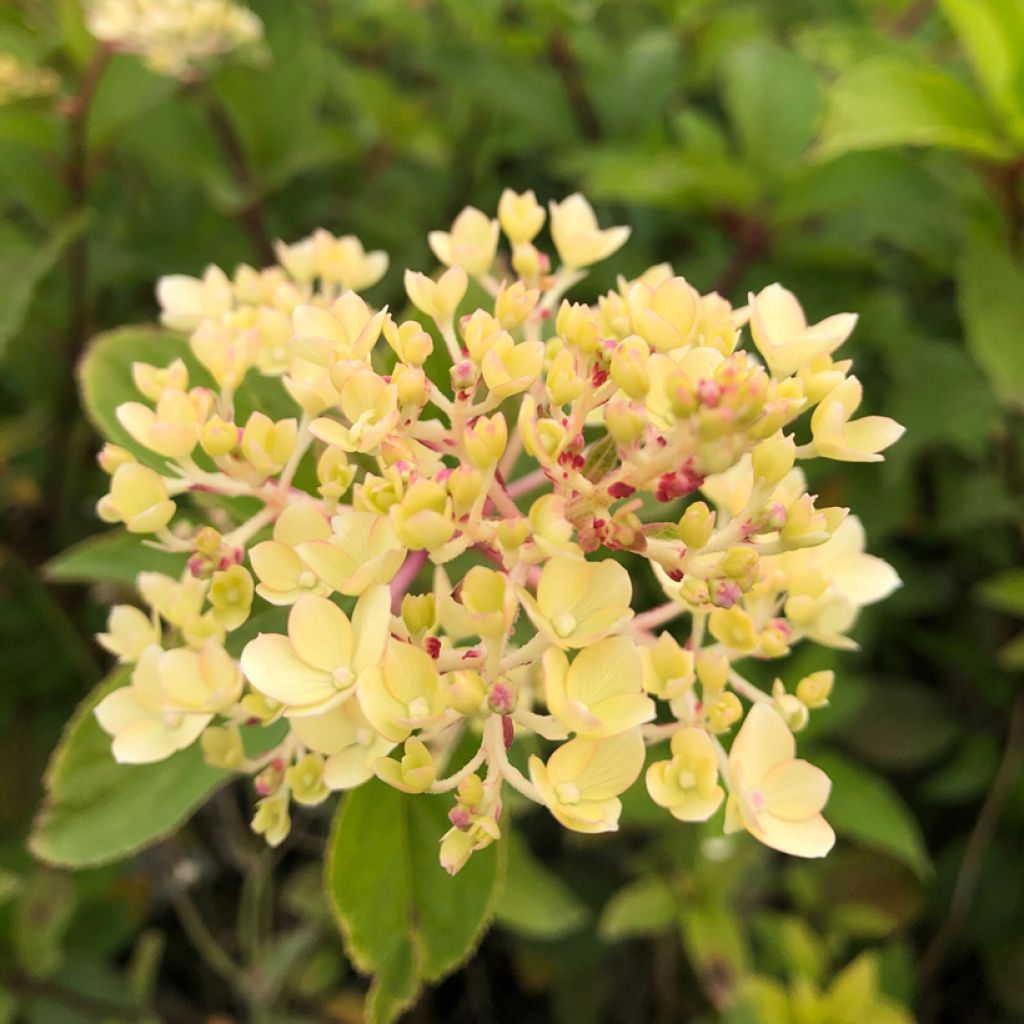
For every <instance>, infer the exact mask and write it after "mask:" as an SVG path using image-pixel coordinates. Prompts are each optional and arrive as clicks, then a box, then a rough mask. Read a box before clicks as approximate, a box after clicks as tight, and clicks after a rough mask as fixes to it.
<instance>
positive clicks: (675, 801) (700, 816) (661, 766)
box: [647, 728, 725, 821]
mask: <svg viewBox="0 0 1024 1024" xmlns="http://www.w3.org/2000/svg"><path fill="white" fill-rule="evenodd" d="M647 791H648V792H649V793H650V794H651V799H652V800H653V801H654V802H655V803H656V804H658V805H659V806H661V807H667V808H668V809H669V811H671V813H672V815H673V817H676V818H678V819H679V820H680V821H707V820H708V818H710V817H711V815H712V814H714V813H715V811H717V810H718V808H719V807H720V806H721V804H722V800H723V799H724V798H725V791H724V790H723V789H722V787H721V786H720V785H718V754H717V752H716V750H715V745H714V742H713V741H712V740H711V737H710V736H708V734H707V733H706V732H705V731H704V730H703V729H693V728H683V729H680V730H679V731H678V732H675V733H673V734H672V759H671V760H670V761H655V763H654V764H652V765H651V766H650V767H649V768H648V769H647Z"/></svg>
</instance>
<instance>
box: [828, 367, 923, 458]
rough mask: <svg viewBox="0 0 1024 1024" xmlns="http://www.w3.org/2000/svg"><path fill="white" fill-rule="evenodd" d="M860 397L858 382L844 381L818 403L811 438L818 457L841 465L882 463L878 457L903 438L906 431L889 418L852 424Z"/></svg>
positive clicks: (860, 390)
mask: <svg viewBox="0 0 1024 1024" xmlns="http://www.w3.org/2000/svg"><path fill="white" fill-rule="evenodd" d="M863 394H864V389H863V388H862V387H861V383H860V381H859V380H857V378H856V377H847V378H846V380H844V381H843V382H842V383H841V384H839V385H837V386H836V387H835V388H833V389H832V390H831V391H830V392H829V393H828V394H827V395H826V396H825V397H824V398H823V399H822V400H821V402H819V403H818V407H817V408H816V409H815V410H814V413H813V414H812V416H811V435H812V437H813V438H814V448H815V450H816V451H817V453H818V454H819V455H822V456H824V457H825V458H826V459H836V460H838V461H840V462H881V461H882V456H881V455H880V454H879V453H880V452H882V451H883V450H884V449H886V448H888V447H889V446H890V445H893V444H895V443H896V442H897V441H898V440H899V439H900V438H901V437H902V436H903V434H904V431H905V428H904V427H902V426H900V424H899V423H897V422H896V421H895V420H893V419H890V418H889V417H888V416H862V417H861V418H860V419H858V420H851V417H852V416H853V414H854V413H855V412H856V411H857V409H858V407H859V406H860V403H861V399H862V398H863Z"/></svg>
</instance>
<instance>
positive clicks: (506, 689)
mask: <svg viewBox="0 0 1024 1024" xmlns="http://www.w3.org/2000/svg"><path fill="white" fill-rule="evenodd" d="M487 706H488V707H489V708H490V709H491V710H492V711H493V712H494V713H495V714H496V715H511V714H512V712H513V711H515V709H516V708H517V707H518V706H519V691H518V689H517V688H516V686H515V684H514V683H512V682H510V681H509V680H508V679H499V680H498V681H497V682H496V683H495V684H494V685H493V686H492V687H491V690H490V693H488V695H487Z"/></svg>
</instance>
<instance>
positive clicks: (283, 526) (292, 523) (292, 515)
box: [274, 501, 331, 548]
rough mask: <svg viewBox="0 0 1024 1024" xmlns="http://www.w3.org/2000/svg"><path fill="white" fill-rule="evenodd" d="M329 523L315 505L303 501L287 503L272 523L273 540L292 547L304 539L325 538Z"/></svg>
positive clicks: (328, 534) (329, 533) (328, 531)
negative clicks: (292, 503)
mask: <svg viewBox="0 0 1024 1024" xmlns="http://www.w3.org/2000/svg"><path fill="white" fill-rule="evenodd" d="M330 535H331V524H330V523H329V522H328V520H327V517H326V516H325V515H324V514H323V513H322V512H321V511H320V510H319V509H317V508H316V507H315V506H313V505H311V504H309V503H308V502H305V501H300V502H297V503H296V504H294V505H289V506H288V507H287V508H286V509H285V510H284V511H283V512H282V513H281V515H280V516H278V518H277V522H276V523H275V524H274V540H278V541H280V542H281V543H282V544H287V545H288V547H290V548H293V547H295V545H296V544H301V543H302V542H303V541H304V540H327V539H328V537H330Z"/></svg>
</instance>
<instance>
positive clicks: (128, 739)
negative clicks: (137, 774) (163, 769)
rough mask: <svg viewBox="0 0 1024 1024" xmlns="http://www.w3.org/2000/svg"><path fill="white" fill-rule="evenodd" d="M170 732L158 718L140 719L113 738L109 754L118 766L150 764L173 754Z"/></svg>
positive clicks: (175, 749) (176, 748) (173, 746)
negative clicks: (111, 754)
mask: <svg viewBox="0 0 1024 1024" xmlns="http://www.w3.org/2000/svg"><path fill="white" fill-rule="evenodd" d="M177 750H178V747H177V746H176V745H175V742H174V738H173V736H172V733H171V730H170V729H169V728H168V727H167V726H166V725H165V724H164V723H163V722H162V721H161V720H160V719H159V718H140V719H138V720H137V721H135V722H133V723H132V724H131V725H129V726H126V727H125V728H124V729H122V730H121V731H120V732H118V734H117V735H116V736H115V737H114V742H113V744H112V745H111V752H112V753H113V755H114V760H115V761H117V762H118V763H119V764H152V763H154V762H156V761H163V760H165V759H166V758H168V757H170V756H171V754H173V753H175V752H176V751H177Z"/></svg>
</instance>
